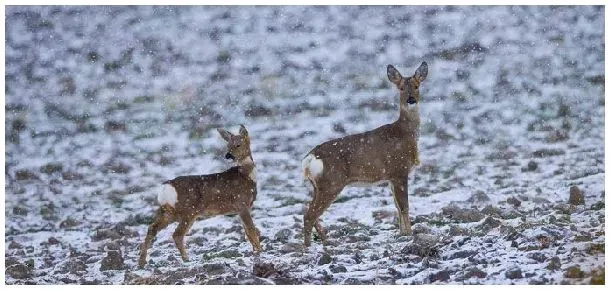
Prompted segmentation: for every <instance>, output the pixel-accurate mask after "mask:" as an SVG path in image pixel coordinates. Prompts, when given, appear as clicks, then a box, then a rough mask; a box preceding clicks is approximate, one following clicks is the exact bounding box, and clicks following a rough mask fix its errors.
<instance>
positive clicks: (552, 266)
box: [546, 256, 561, 271]
mask: <svg viewBox="0 0 610 290" xmlns="http://www.w3.org/2000/svg"><path fill="white" fill-rule="evenodd" d="M546 268H547V269H549V270H552V271H555V270H559V269H561V261H560V260H559V257H557V256H555V257H553V258H551V261H550V262H549V264H548V265H547V266H546Z"/></svg>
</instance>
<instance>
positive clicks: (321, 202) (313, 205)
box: [303, 188, 341, 247]
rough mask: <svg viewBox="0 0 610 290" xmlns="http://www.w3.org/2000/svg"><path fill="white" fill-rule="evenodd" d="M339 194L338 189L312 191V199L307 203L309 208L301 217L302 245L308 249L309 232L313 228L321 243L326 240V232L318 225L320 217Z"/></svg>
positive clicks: (316, 189) (309, 242) (309, 241)
mask: <svg viewBox="0 0 610 290" xmlns="http://www.w3.org/2000/svg"><path fill="white" fill-rule="evenodd" d="M339 192H341V190H340V189H335V190H333V191H327V192H324V193H323V191H321V190H319V189H318V188H315V189H314V195H313V199H312V200H311V202H310V203H309V208H308V209H307V212H306V213H305V216H304V217H303V245H304V246H305V247H309V245H310V244H311V231H312V229H313V227H314V226H315V228H316V231H317V232H318V234H319V235H320V238H321V239H322V241H325V240H326V231H325V230H324V228H323V227H322V225H321V224H320V221H319V218H320V216H321V215H322V214H323V213H324V211H326V209H328V207H329V206H330V204H331V203H333V201H334V200H335V197H337V195H338V194H339Z"/></svg>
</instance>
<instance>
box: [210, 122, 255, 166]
mask: <svg viewBox="0 0 610 290" xmlns="http://www.w3.org/2000/svg"><path fill="white" fill-rule="evenodd" d="M218 133H220V136H222V138H223V139H224V140H225V141H227V154H225V158H227V159H231V160H235V161H237V162H238V163H239V162H242V161H245V160H246V159H248V158H251V157H250V156H251V152H250V138H249V137H248V131H247V130H246V127H244V125H241V126H240V128H239V134H238V135H233V134H231V132H229V131H226V130H224V129H218Z"/></svg>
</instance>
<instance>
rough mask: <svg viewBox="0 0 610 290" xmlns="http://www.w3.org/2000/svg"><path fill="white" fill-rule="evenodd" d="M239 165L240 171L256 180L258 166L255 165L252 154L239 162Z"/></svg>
mask: <svg viewBox="0 0 610 290" xmlns="http://www.w3.org/2000/svg"><path fill="white" fill-rule="evenodd" d="M237 166H238V167H239V172H240V173H242V174H244V175H246V176H248V178H250V180H252V181H254V182H256V166H254V160H253V159H252V155H250V156H248V157H246V158H245V159H243V160H240V161H239V162H237Z"/></svg>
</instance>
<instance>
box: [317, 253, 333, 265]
mask: <svg viewBox="0 0 610 290" xmlns="http://www.w3.org/2000/svg"><path fill="white" fill-rule="evenodd" d="M332 261H333V258H332V257H331V256H330V255H329V254H328V253H322V256H320V259H318V265H325V264H329V263H331V262H332Z"/></svg>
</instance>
